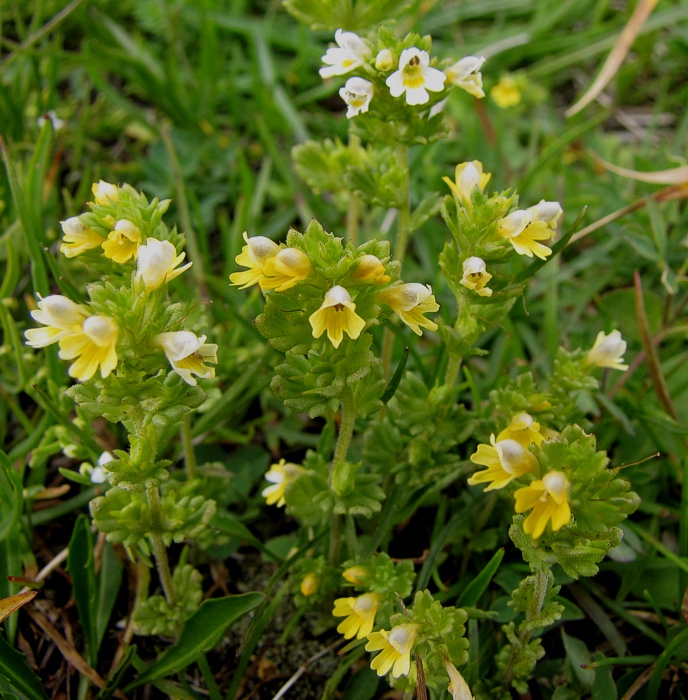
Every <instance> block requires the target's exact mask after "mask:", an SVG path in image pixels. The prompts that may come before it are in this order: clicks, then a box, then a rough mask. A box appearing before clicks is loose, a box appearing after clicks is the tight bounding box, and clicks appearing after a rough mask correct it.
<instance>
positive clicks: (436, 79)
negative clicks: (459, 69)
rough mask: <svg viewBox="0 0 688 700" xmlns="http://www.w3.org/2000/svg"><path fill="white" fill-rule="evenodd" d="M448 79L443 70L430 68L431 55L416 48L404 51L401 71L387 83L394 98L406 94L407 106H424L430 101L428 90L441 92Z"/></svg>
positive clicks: (397, 71)
mask: <svg viewBox="0 0 688 700" xmlns="http://www.w3.org/2000/svg"><path fill="white" fill-rule="evenodd" d="M445 80H446V77H445V75H444V73H443V72H442V71H441V70H437V68H430V55H429V54H428V52H427V51H421V50H420V49H417V48H416V47H415V46H414V47H412V48H410V49H404V50H403V51H402V52H401V56H400V57H399V70H396V71H394V73H392V75H390V76H389V78H387V80H386V81H385V82H386V84H387V87H388V88H389V92H390V94H391V95H392V97H401V96H402V95H403V94H404V93H406V104H409V105H424V104H425V103H426V102H428V101H429V100H430V95H429V94H428V90H430V91H431V92H441V91H442V90H443V89H444V81H445Z"/></svg>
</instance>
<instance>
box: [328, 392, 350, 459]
mask: <svg viewBox="0 0 688 700" xmlns="http://www.w3.org/2000/svg"><path fill="white" fill-rule="evenodd" d="M341 402H342V421H341V423H340V424H339V437H338V438H337V446H336V447H335V449H334V458H333V460H332V468H333V469H334V467H335V466H336V465H337V464H339V463H340V462H345V461H346V455H347V454H348V452H349V445H350V444H351V439H352V438H353V436H354V423H355V421H356V400H355V398H354V394H353V391H351V389H350V388H349V387H348V386H347V387H345V388H344V390H343V391H342V397H341Z"/></svg>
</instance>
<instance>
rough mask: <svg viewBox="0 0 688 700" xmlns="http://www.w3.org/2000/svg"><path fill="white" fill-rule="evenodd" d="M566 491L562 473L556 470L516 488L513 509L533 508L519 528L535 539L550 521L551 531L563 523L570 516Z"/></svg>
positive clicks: (566, 522)
mask: <svg viewBox="0 0 688 700" xmlns="http://www.w3.org/2000/svg"><path fill="white" fill-rule="evenodd" d="M568 491H569V481H568V479H567V478H566V474H564V473H563V472H557V471H554V472H548V473H547V474H545V475H544V476H543V477H542V479H541V480H537V481H533V483H532V484H530V485H529V486H526V487H525V488H522V489H519V490H518V491H516V493H515V494H514V497H515V498H516V506H515V510H516V512H517V513H525V511H527V510H531V509H532V511H533V512H532V513H531V514H530V515H529V516H528V517H527V518H526V519H525V520H524V521H523V531H524V532H525V533H526V534H527V535H531V536H532V538H533V539H534V540H536V539H537V538H538V537H540V535H541V534H542V533H543V532H544V531H545V527H547V523H548V522H550V521H551V523H552V531H553V532H556V531H557V530H560V529H561V528H562V527H564V525H567V524H568V523H569V521H570V520H571V506H570V505H569V501H568Z"/></svg>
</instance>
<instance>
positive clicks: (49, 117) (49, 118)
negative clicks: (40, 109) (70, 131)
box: [36, 109, 66, 131]
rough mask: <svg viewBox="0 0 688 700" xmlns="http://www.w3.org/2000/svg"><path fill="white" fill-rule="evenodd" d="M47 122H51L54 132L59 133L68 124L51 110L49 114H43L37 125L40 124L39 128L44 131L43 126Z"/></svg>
mask: <svg viewBox="0 0 688 700" xmlns="http://www.w3.org/2000/svg"><path fill="white" fill-rule="evenodd" d="M46 122H50V123H51V124H52V126H53V131H59V130H60V129H62V128H63V127H64V125H65V124H66V122H65V120H64V119H60V118H59V117H58V116H57V115H56V114H55V112H54V111H53V110H52V109H51V110H50V111H49V112H46V113H45V114H42V115H41V116H40V117H38V119H37V120H36V123H37V124H38V128H39V129H42V128H43V125H44V124H45V123H46Z"/></svg>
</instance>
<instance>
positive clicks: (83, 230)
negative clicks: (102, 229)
mask: <svg viewBox="0 0 688 700" xmlns="http://www.w3.org/2000/svg"><path fill="white" fill-rule="evenodd" d="M60 226H61V227H62V232H63V233H64V237H63V238H62V245H61V246H60V252H61V253H62V254H63V255H64V256H65V257H67V258H74V257H76V256H77V255H81V253H85V252H86V251H87V250H92V249H93V248H100V246H101V245H102V243H103V240H104V239H103V237H102V236H101V235H100V234H98V233H96V232H95V231H94V230H93V229H91V228H89V227H88V226H86V225H84V223H83V222H82V221H81V219H80V218H79V217H78V216H72V217H70V218H69V219H66V220H65V221H60Z"/></svg>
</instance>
